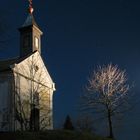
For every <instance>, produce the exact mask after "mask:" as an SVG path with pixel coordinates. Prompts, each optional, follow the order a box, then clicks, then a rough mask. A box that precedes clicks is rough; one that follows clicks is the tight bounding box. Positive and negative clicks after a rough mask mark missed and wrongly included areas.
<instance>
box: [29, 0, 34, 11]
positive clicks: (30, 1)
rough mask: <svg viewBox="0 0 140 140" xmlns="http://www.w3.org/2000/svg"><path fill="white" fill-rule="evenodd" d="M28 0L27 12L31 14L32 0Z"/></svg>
mask: <svg viewBox="0 0 140 140" xmlns="http://www.w3.org/2000/svg"><path fill="white" fill-rule="evenodd" d="M28 1H29V8H28V12H29V13H30V14H32V13H33V11H34V9H33V5H32V4H33V2H32V0H28Z"/></svg>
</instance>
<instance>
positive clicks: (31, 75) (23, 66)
mask: <svg viewBox="0 0 140 140" xmlns="http://www.w3.org/2000/svg"><path fill="white" fill-rule="evenodd" d="M13 70H14V73H15V78H16V81H17V83H16V90H17V93H18V94H20V97H21V99H22V102H24V101H25V100H29V101H30V102H29V104H31V94H34V93H39V110H40V124H41V125H40V128H41V129H45V128H47V129H52V128H53V120H52V109H53V108H52V96H53V91H54V90H55V87H54V83H53V81H52V79H51V77H50V75H49V73H48V72H47V69H46V67H45V65H44V63H43V61H42V59H41V57H40V56H39V54H38V52H36V53H35V54H34V55H33V56H30V57H29V58H27V59H25V60H24V61H22V62H21V63H19V64H17V65H15V68H14V69H13ZM31 87H32V88H31ZM32 98H33V95H32ZM24 111H25V112H26V114H27V119H30V106H29V105H28V107H27V105H26V107H24ZM44 119H46V121H44V122H43V123H42V120H44ZM16 126H17V129H20V124H19V123H18V122H17V125H16Z"/></svg>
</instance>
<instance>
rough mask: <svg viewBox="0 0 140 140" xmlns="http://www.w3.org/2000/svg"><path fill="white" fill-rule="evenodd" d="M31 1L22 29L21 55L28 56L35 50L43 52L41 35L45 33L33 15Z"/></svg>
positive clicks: (30, 0) (30, 1) (20, 29)
mask: <svg viewBox="0 0 140 140" xmlns="http://www.w3.org/2000/svg"><path fill="white" fill-rule="evenodd" d="M28 1H29V7H28V16H27V18H26V20H25V22H24V24H23V25H22V26H21V28H19V31H20V44H21V45H20V56H21V57H23V56H26V55H28V54H30V53H33V52H34V51H38V52H39V53H40V54H41V35H42V34H43V33H42V31H41V30H40V28H39V27H38V25H37V24H36V22H35V19H34V16H33V6H32V0H28Z"/></svg>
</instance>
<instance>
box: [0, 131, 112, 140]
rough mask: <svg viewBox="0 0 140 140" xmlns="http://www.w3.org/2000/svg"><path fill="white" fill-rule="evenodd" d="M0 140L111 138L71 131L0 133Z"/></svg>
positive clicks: (102, 139) (91, 139)
mask: <svg viewBox="0 0 140 140" xmlns="http://www.w3.org/2000/svg"><path fill="white" fill-rule="evenodd" d="M0 139H1V140H111V139H108V138H103V137H99V136H95V135H91V134H88V133H79V132H71V131H60V130H59V131H57V130H55V131H47V132H16V133H0Z"/></svg>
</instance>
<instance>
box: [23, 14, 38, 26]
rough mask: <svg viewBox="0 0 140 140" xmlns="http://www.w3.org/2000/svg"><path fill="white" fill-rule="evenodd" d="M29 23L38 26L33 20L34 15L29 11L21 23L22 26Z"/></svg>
mask: <svg viewBox="0 0 140 140" xmlns="http://www.w3.org/2000/svg"><path fill="white" fill-rule="evenodd" d="M30 25H35V26H36V27H38V25H37V23H36V22H35V19H34V16H33V14H31V13H29V14H28V16H27V18H26V20H25V22H24V24H23V25H22V27H27V26H30ZM38 28H39V27H38Z"/></svg>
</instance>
